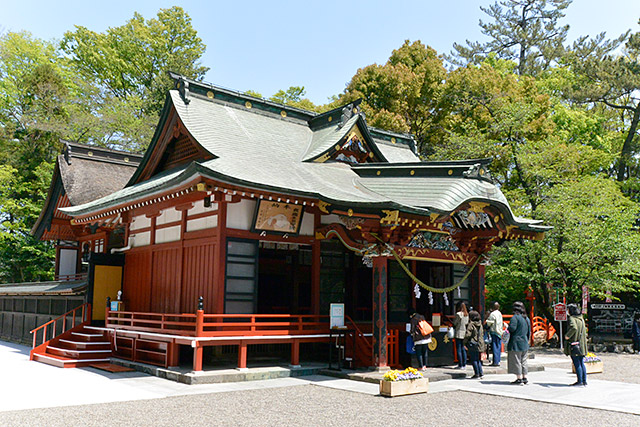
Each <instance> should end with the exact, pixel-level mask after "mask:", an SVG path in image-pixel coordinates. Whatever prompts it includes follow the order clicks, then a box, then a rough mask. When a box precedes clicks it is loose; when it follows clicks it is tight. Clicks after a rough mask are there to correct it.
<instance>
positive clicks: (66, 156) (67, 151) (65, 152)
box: [62, 141, 71, 165]
mask: <svg viewBox="0 0 640 427" xmlns="http://www.w3.org/2000/svg"><path fill="white" fill-rule="evenodd" d="M62 155H63V156H64V160H65V161H66V162H67V164H68V165H70V164H71V145H70V144H69V141H65V142H64V150H63V151H62Z"/></svg>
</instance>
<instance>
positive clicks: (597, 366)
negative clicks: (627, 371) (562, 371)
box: [571, 360, 604, 374]
mask: <svg viewBox="0 0 640 427" xmlns="http://www.w3.org/2000/svg"><path fill="white" fill-rule="evenodd" d="M584 366H586V368H587V374H598V373H601V372H604V363H603V362H602V360H601V361H599V362H589V363H586V362H585V364H584ZM571 370H572V371H573V373H574V374H575V373H576V367H575V366H573V364H571Z"/></svg>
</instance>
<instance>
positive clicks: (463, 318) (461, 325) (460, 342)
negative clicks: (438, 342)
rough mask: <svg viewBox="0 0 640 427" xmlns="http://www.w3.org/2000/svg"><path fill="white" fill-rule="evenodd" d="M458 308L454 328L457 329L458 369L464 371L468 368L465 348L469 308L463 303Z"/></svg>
mask: <svg viewBox="0 0 640 427" xmlns="http://www.w3.org/2000/svg"><path fill="white" fill-rule="evenodd" d="M456 308H457V310H456V316H455V317H454V318H453V327H454V328H455V337H456V354H457V355H458V367H457V369H464V368H466V366H467V350H466V349H465V348H464V336H465V334H466V333H467V324H468V323H469V312H468V311H467V306H466V305H465V304H464V303H463V302H462V301H460V302H458V304H457V306H456Z"/></svg>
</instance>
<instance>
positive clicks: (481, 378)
mask: <svg viewBox="0 0 640 427" xmlns="http://www.w3.org/2000/svg"><path fill="white" fill-rule="evenodd" d="M478 379H479V380H483V379H484V375H480V376H479V377H478ZM585 385H586V384H585Z"/></svg>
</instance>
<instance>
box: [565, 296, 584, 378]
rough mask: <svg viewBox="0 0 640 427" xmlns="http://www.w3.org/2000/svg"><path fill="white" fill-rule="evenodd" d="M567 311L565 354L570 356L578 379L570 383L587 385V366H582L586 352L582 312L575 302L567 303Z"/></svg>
mask: <svg viewBox="0 0 640 427" xmlns="http://www.w3.org/2000/svg"><path fill="white" fill-rule="evenodd" d="M567 311H568V312H569V319H568V322H567V323H568V326H567V333H566V334H565V336H564V338H565V340H566V341H565V342H566V343H567V345H566V346H565V348H564V352H565V354H567V355H568V356H571V361H572V362H573V366H574V367H575V369H576V377H577V378H578V380H577V381H576V382H575V383H573V384H571V385H581V386H586V385H587V367H586V366H584V356H586V354H587V328H586V326H585V324H584V319H583V318H582V313H580V309H579V308H578V306H577V305H576V304H567Z"/></svg>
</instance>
